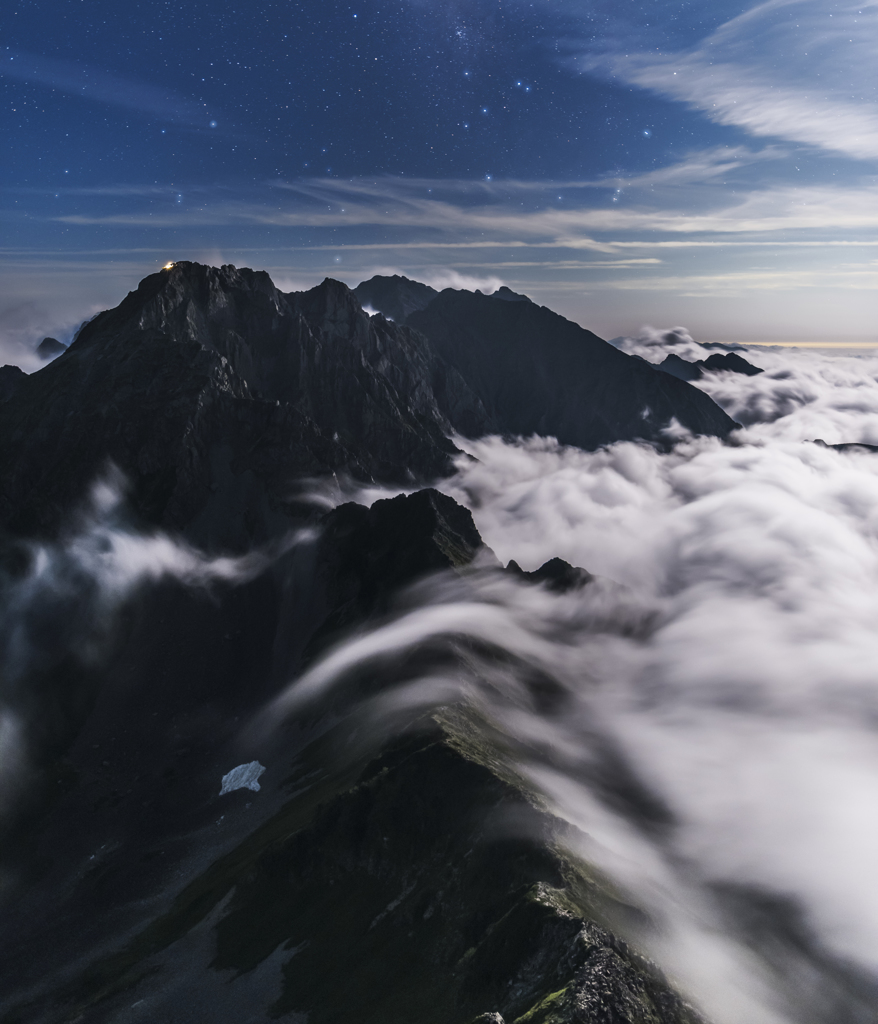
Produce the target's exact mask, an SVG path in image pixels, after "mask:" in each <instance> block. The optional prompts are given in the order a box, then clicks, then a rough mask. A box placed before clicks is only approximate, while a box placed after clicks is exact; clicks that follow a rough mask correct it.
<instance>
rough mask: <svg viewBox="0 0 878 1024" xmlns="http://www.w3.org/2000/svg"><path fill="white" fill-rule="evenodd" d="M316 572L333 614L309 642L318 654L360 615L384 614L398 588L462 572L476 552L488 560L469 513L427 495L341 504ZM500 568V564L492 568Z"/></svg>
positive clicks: (327, 529) (328, 524)
mask: <svg viewBox="0 0 878 1024" xmlns="http://www.w3.org/2000/svg"><path fill="white" fill-rule="evenodd" d="M321 525H322V527H323V532H322V535H321V539H320V551H321V569H320V571H319V573H318V581H319V582H318V585H322V586H323V587H325V593H326V598H325V602H326V604H327V605H328V606H329V607H331V608H332V612H331V613H330V615H328V616H327V618H326V619H325V620H324V622H323V623H322V624H321V626H320V628H319V629H318V630H317V632H316V633H315V634H314V637H313V638H312V641H311V644H310V645H309V646H310V649H311V650H312V651H314V650H318V649H319V648H320V647H322V646H324V645H325V644H326V643H328V642H329V641H330V640H331V639H333V638H334V637H336V636H338V635H340V634H341V633H342V632H343V631H344V630H345V629H346V628H349V627H350V626H351V625H353V624H354V623H356V622H360V621H362V620H363V618H364V617H366V616H367V615H373V614H379V615H380V614H383V613H384V612H386V611H387V610H388V608H389V606H390V601H391V598H392V596H393V594H394V593H395V592H397V591H398V590H399V588H400V587H401V586H403V585H404V584H406V583H408V582H410V581H411V580H413V579H417V578H418V577H420V576H425V575H427V574H429V573H434V572H440V571H442V570H443V569H461V568H463V567H465V566H467V565H469V564H470V563H471V562H472V561H473V559H474V558H475V556H476V554H477V553H480V552H481V553H482V554H483V555H484V556H485V557H484V558H483V561H484V562H486V563H487V561H488V560H489V559H490V558H491V553H490V551H489V549H487V548H485V547H484V545H483V543H482V538H481V537H480V536H479V532H478V530H476V527H475V523H474V522H473V518H472V515H471V514H470V512H469V511H468V510H467V509H465V508H462V507H461V506H460V505H458V504H457V502H456V501H454V500H453V499H452V498H449V497H448V496H447V495H445V494H441V493H440V492H439V491H436V490H434V489H433V488H425V489H424V490H421V491H417V492H415V493H414V494H410V495H399V496H398V497H396V498H389V499H385V500H382V501H376V502H375V504H374V505H372V507H371V508H365V507H364V506H362V505H357V504H355V503H354V502H349V503H348V504H345V505H340V506H339V507H338V508H336V509H334V510H333V511H332V512H330V513H329V514H328V515H327V516H326V517H325V518H324V519H323V521H322V524H321ZM498 564H499V563H498Z"/></svg>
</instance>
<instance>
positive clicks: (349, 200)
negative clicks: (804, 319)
mask: <svg viewBox="0 0 878 1024" xmlns="http://www.w3.org/2000/svg"><path fill="white" fill-rule="evenodd" d="M382 186H383V187H384V191H378V190H377V189H375V188H374V186H372V185H371V184H370V185H369V186H368V187H366V186H363V185H361V183H359V182H356V181H355V182H351V181H344V182H342V181H335V180H332V179H328V180H327V179H323V180H315V181H303V182H302V183H301V184H300V186H299V187H298V189H297V191H298V193H299V194H300V195H301V196H302V197H303V199H305V200H306V201H309V202H306V203H302V204H301V205H296V206H291V208H290V209H287V210H284V209H280V210H278V209H277V204H276V202H272V203H271V205H269V203H268V202H265V203H254V202H244V201H238V202H218V203H214V204H209V203H205V204H203V205H202V206H201V207H200V208H198V209H195V210H191V209H189V210H173V211H170V210H168V211H157V212H152V211H137V212H131V213H113V214H109V215H89V214H68V215H62V216H60V217H57V218H54V219H55V220H57V221H59V222H61V223H65V224H76V225H117V226H120V227H137V226H140V227H154V228H168V227H173V228H179V227H183V226H232V225H244V224H250V225H258V226H273V227H291V228H292V227H310V228H334V227H348V228H357V227H372V228H375V227H384V228H401V229H412V228H417V229H432V230H435V231H436V232H437V233H441V234H442V235H445V236H447V235H448V234H450V233H455V234H457V235H458V236H459V237H460V238H461V239H462V240H464V241H470V240H471V239H470V238H469V237H468V236H471V235H472V234H475V233H477V232H491V233H492V234H495V235H500V234H501V233H502V232H507V233H508V234H509V235H510V236H511V237H512V238H522V239H525V240H527V239H528V237H529V238H531V239H541V240H544V241H548V240H553V241H554V242H556V243H558V244H561V245H569V244H571V243H573V244H576V245H578V246H583V247H589V248H594V249H596V250H597V251H601V249H602V247H605V246H606V245H607V244H608V243H607V242H602V241H599V240H595V239H593V238H591V237H582V236H579V237H577V235H576V232H579V231H582V232H602V231H606V232H609V231H643V230H646V231H656V232H665V233H669V234H695V233H728V234H742V233H751V234H756V235H764V234H767V233H770V232H775V231H791V230H794V231H800V230H818V231H822V230H843V229H847V230H856V231H862V230H864V229H875V228H878V186H875V185H858V186H851V187H843V186H832V185H812V186H806V187H794V186H789V185H779V186H776V187H767V188H761V189H754V190H753V191H751V192H749V194H748V193H745V194H744V195H743V196H741V195H740V190H738V192H731V191H729V192H724V191H718V194H717V195H716V199H715V208H714V209H713V210H706V211H695V212H692V211H691V210H688V209H686V208H685V207H684V199H685V196H684V195H683V194H681V195H680V196H679V198H678V202H679V208H673V207H670V205H669V204H666V205H665V206H664V208H655V207H652V208H650V206H649V205H647V203H646V201H645V200H644V201H643V202H641V203H640V204H638V205H637V206H636V207H634V206H632V207H630V208H626V207H625V205H624V202H620V203H618V204H613V205H610V204H609V203H604V204H603V205H602V206H597V205H592V206H579V207H578V208H575V209H570V208H564V207H563V206H559V205H556V206H553V207H549V208H548V209H538V210H530V211H528V210H524V211H522V210H521V209H517V208H515V207H513V206H512V205H511V204H508V203H505V202H503V200H502V188H503V184H502V183H498V185H497V186H496V191H495V193H494V195H495V196H496V197H497V198H496V200H495V202H494V203H492V204H490V205H484V204H483V205H480V206H464V205H460V204H454V203H452V202H449V201H447V200H443V199H432V198H424V197H423V196H413V195H411V194H410V190H409V187H408V183H406V184H404V185H399V184H398V183H396V182H394V181H387V182H382ZM542 188H543V189H544V190H545V193H546V201H547V202H549V201H551V200H550V198H549V197H550V195H551V191H552V190H550V189H546V188H545V185H543V186H542ZM289 189H290V190H291V191H293V187H292V186H289ZM364 196H365V197H366V199H367V200H368V201H363V197H364ZM317 203H319V204H320V206H319V207H318V206H317V205H316V204H317ZM324 205H325V207H326V208H325V209H323V207H324ZM440 238H441V235H440ZM440 238H437V241H439V240H440ZM443 240H444V239H443ZM455 244H456V243H455ZM604 251H606V250H604Z"/></svg>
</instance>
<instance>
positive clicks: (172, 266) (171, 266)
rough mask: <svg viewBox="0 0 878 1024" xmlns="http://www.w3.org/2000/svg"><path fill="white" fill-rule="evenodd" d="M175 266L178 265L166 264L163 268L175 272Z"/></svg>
mask: <svg viewBox="0 0 878 1024" xmlns="http://www.w3.org/2000/svg"><path fill="white" fill-rule="evenodd" d="M175 265H176V264H174V263H166V264H165V265H164V266H163V267H162V270H173V269H174V267H175Z"/></svg>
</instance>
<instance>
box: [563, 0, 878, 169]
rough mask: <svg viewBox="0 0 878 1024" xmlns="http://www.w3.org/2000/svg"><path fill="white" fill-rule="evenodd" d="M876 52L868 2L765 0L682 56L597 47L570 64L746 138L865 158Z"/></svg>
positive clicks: (871, 144)
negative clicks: (693, 112) (674, 103)
mask: <svg viewBox="0 0 878 1024" xmlns="http://www.w3.org/2000/svg"><path fill="white" fill-rule="evenodd" d="M876 45H878V8H876V6H875V4H874V3H868V4H865V5H856V4H851V3H847V4H833V5H832V6H831V8H830V7H828V6H827V5H826V4H824V3H822V2H820V0H769V2H767V3H762V4H758V5H756V6H755V7H752V8H751V9H750V10H748V11H746V12H745V13H744V14H741V15H740V16H738V17H736V18H733V19H732V20H730V21H728V22H726V23H725V24H724V25H722V26H721V27H720V28H718V29H717V30H716V31H715V32H713V33H712V34H711V35H709V36H708V37H707V38H705V39H704V40H702V42H701V43H699V44H698V45H697V46H695V47H693V48H691V49H688V50H680V51H676V52H660V53H658V52H655V51H653V52H632V51H630V50H629V52H626V53H622V52H618V51H615V50H613V49H611V48H607V47H606V46H604V48H603V49H602V51H594V52H586V53H584V54H583V55H582V56H581V57H580V58H579V66H580V68H581V69H582V70H583V71H587V72H591V73H597V74H602V75H606V76H608V77H609V78H611V79H612V80H619V81H623V82H627V83H629V84H634V85H639V86H641V87H643V88H646V89H650V90H652V91H654V92H657V93H659V94H661V95H662V96H665V97H668V98H669V99H673V100H678V101H681V102H683V103H686V104H687V105H689V106H690V107H694V108H695V109H697V110H700V111H702V112H703V113H705V114H706V115H707V116H708V117H709V118H710V119H711V120H713V121H716V122H718V123H720V124H724V125H733V126H735V127H738V128H743V129H744V130H745V131H747V132H749V133H750V134H752V135H755V136H759V137H777V138H781V139H787V140H789V141H791V142H797V143H805V144H807V145H810V146H814V147H817V148H820V149H824V150H831V151H835V152H838V153H843V154H845V155H846V156H849V157H853V158H856V159H866V160H874V159H875V157H876V156H878V106H876V97H875V85H874V81H873V75H872V73H871V64H872V57H873V55H874V53H875V49H876Z"/></svg>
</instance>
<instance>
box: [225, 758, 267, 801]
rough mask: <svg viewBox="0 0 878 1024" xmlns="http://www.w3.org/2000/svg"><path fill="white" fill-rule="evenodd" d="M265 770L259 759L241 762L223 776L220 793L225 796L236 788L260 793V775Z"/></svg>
mask: <svg viewBox="0 0 878 1024" xmlns="http://www.w3.org/2000/svg"><path fill="white" fill-rule="evenodd" d="M264 771H265V767H264V766H263V765H261V764H260V763H259V762H258V761H250V762H249V763H248V764H239V765H238V767H237V768H233V769H232V770H231V771H230V772H229V773H228V774H227V775H224V776H223V784H222V789H221V790H220V791H219V795H220V796H224V795H225V794H226V793H231V792H232V791H233V790H235V789H252V790H253V792H254V793H258V792H259V790H260V789H261V788H262V787H261V786H260V785H259V776H260V775H261V774H262V773H263V772H264Z"/></svg>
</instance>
